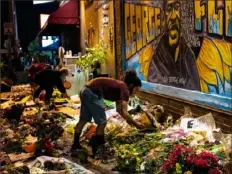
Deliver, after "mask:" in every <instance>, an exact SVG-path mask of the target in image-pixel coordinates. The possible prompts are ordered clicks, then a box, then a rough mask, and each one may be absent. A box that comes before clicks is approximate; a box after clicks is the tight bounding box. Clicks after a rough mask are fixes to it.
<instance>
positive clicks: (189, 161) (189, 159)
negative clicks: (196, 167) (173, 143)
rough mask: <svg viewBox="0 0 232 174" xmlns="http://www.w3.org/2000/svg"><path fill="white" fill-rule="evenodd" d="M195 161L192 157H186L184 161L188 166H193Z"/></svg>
mask: <svg viewBox="0 0 232 174" xmlns="http://www.w3.org/2000/svg"><path fill="white" fill-rule="evenodd" d="M195 160H196V158H195V157H193V156H188V157H187V158H186V161H187V163H188V164H193V163H194V161H195Z"/></svg>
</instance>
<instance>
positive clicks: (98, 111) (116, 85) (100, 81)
mask: <svg viewBox="0 0 232 174" xmlns="http://www.w3.org/2000/svg"><path fill="white" fill-rule="evenodd" d="M141 86H142V83H141V80H140V79H139V78H138V77H137V74H136V72H135V71H134V70H128V71H127V72H126V74H125V76H124V80H123V81H119V80H115V79H112V78H96V79H93V80H91V81H90V82H88V83H87V84H86V85H85V87H84V88H83V89H82V90H81V92H80V99H81V111H80V120H79V122H78V124H77V125H76V129H75V136H74V144H73V146H72V150H75V149H81V148H82V147H81V145H80V143H79V139H80V134H81V132H82V129H83V127H84V126H85V124H86V123H87V122H91V120H92V118H93V119H94V121H95V123H96V124H97V130H96V135H94V136H93V137H92V139H91V140H90V143H89V144H90V145H91V146H92V152H93V155H95V153H96V152H97V149H98V147H99V146H100V145H102V144H104V143H105V139H104V129H105V126H106V122H107V120H106V114H105V105H104V99H106V100H110V101H116V110H117V112H118V113H119V114H120V115H121V116H122V117H123V118H124V119H125V120H126V121H127V123H129V124H130V125H133V126H135V127H137V128H142V125H141V124H140V123H137V122H135V121H134V120H133V119H132V117H131V116H130V115H129V113H128V112H127V102H128V100H129V96H130V95H131V94H135V93H136V92H137V91H138V90H139V88H140V87H141Z"/></svg>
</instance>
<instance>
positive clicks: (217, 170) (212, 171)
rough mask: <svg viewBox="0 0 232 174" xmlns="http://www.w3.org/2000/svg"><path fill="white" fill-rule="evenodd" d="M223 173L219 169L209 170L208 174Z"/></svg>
mask: <svg viewBox="0 0 232 174" xmlns="http://www.w3.org/2000/svg"><path fill="white" fill-rule="evenodd" d="M221 173H222V172H221V171H220V170H219V169H218V168H211V169H209V172H208V174H221Z"/></svg>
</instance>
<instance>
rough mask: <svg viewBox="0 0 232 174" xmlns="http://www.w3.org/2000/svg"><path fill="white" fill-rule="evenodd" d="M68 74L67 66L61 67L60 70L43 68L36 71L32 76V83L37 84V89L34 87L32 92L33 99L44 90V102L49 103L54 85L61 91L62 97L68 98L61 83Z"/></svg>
mask: <svg viewBox="0 0 232 174" xmlns="http://www.w3.org/2000/svg"><path fill="white" fill-rule="evenodd" d="M68 74H69V71H68V69H67V68H62V69H60V71H57V70H50V69H45V70H42V71H40V72H38V73H37V74H36V75H35V77H34V83H35V84H37V85H39V87H38V89H36V91H35V93H34V99H35V98H37V97H39V95H40V93H41V91H42V90H45V91H46V95H45V104H46V105H49V104H50V99H51V97H52V93H53V88H54V87H57V89H58V90H59V91H60V92H61V93H62V95H63V97H65V98H69V96H68V94H67V92H66V89H65V88H64V85H63V82H64V81H65V78H66V77H67V76H68Z"/></svg>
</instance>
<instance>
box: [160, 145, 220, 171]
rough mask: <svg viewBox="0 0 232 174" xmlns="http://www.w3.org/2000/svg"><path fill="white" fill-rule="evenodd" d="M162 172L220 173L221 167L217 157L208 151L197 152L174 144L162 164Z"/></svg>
mask: <svg viewBox="0 0 232 174" xmlns="http://www.w3.org/2000/svg"><path fill="white" fill-rule="evenodd" d="M162 171H163V172H164V173H168V174H171V173H176V174H182V173H185V174H191V173H197V174H206V173H208V174H220V173H223V172H224V171H223V167H222V166H221V165H220V164H219V158H218V157H217V156H215V155H213V154H211V153H209V152H204V151H203V152H201V153H200V154H197V153H196V151H194V150H193V149H191V148H187V147H185V146H182V145H176V146H175V147H174V149H173V152H172V153H171V154H170V155H169V157H168V159H167V160H166V161H165V162H164V164H163V165H162Z"/></svg>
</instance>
